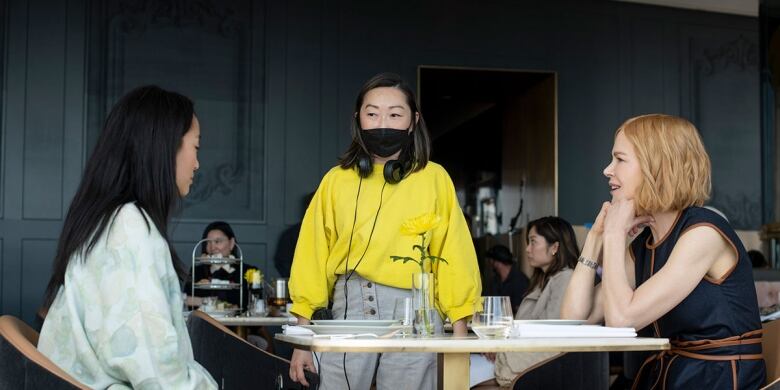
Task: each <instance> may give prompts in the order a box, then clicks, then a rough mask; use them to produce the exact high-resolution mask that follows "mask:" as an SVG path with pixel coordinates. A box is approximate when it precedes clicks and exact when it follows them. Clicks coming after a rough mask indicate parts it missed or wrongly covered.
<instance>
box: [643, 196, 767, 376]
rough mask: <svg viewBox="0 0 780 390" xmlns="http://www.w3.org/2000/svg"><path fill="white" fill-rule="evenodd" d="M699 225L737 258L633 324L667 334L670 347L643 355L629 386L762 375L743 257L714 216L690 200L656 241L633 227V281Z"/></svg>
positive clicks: (749, 273) (650, 333)
mask: <svg viewBox="0 0 780 390" xmlns="http://www.w3.org/2000/svg"><path fill="white" fill-rule="evenodd" d="M699 226H709V227H711V228H713V229H715V230H717V231H718V232H719V233H720V234H721V235H722V236H723V238H725V239H726V240H727V241H728V242H729V243H730V244H731V246H732V247H733V248H734V251H735V252H736V253H737V257H738V261H737V264H736V265H735V266H734V268H733V269H731V270H730V271H729V272H727V273H726V275H724V276H723V277H722V278H721V279H719V280H714V279H712V278H710V277H708V276H705V277H704V278H703V279H702V280H701V281H700V282H699V284H698V285H697V286H696V288H695V289H694V290H693V291H692V292H691V293H690V295H688V296H687V297H686V298H685V299H683V301H682V302H680V303H679V304H678V305H677V306H676V307H675V308H674V309H672V310H671V311H669V312H668V313H666V314H665V315H664V316H663V317H661V318H659V319H658V320H656V321H655V322H653V323H652V324H650V325H648V326H647V327H645V328H644V329H642V330H640V331H639V334H640V335H641V336H644V337H664V338H668V339H669V341H670V343H671V344H672V349H671V350H670V351H664V352H661V353H658V354H655V355H653V356H651V357H650V358H648V359H647V360H646V361H645V363H644V364H643V366H642V368H640V370H639V373H638V374H637V376H636V379H635V381H634V388H640V389H652V388H657V389H757V388H759V387H761V386H763V384H764V382H765V381H766V372H765V370H766V368H765V366H764V360H763V357H762V355H761V320H760V317H759V312H758V299H757V298H756V290H755V286H754V283H753V270H752V267H751V263H750V259H749V258H748V255H747V252H746V251H745V248H744V247H743V246H742V242H741V241H740V239H739V238H738V237H737V234H736V233H735V232H734V230H733V229H732V228H731V226H730V225H729V223H728V222H727V221H726V220H725V219H723V218H722V217H721V216H720V215H718V214H716V213H715V212H713V211H711V210H708V209H705V208H701V207H689V208H687V209H685V210H683V211H682V212H680V213H679V214H678V217H677V220H676V221H675V223H674V225H673V227H672V229H671V230H670V231H669V233H668V234H667V235H666V237H664V238H663V239H661V240H660V241H659V242H657V243H654V242H653V236H652V233H651V232H650V229H649V228H647V229H645V230H644V231H643V232H642V233H640V235H639V236H638V237H637V238H636V239H635V240H634V241H633V242H632V243H631V250H630V252H631V255H632V257H633V259H634V263H635V276H636V285H637V287H639V285H641V284H642V283H643V282H645V281H646V280H648V279H649V278H650V277H651V276H652V275H653V274H655V273H656V272H658V271H659V270H660V269H661V267H663V266H664V264H666V261H667V260H668V259H669V255H670V254H671V253H672V249H673V248H674V246H675V245H676V244H677V240H678V239H679V238H680V237H681V236H682V235H683V234H684V233H685V232H686V231H688V230H690V229H692V228H695V227H699ZM669 288H673V286H669Z"/></svg>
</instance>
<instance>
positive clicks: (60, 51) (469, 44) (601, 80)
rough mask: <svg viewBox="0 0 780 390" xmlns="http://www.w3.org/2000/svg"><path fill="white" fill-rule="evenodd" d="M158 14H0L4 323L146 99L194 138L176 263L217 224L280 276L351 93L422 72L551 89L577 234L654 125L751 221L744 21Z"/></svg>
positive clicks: (211, 5)
mask: <svg viewBox="0 0 780 390" xmlns="http://www.w3.org/2000/svg"><path fill="white" fill-rule="evenodd" d="M6 1H7V6H5V4H6V3H5V2H6ZM165 4H170V3H159V2H153V1H147V2H135V1H126V0H110V1H98V0H68V1H62V2H47V1H45V0H35V1H25V0H0V12H2V14H0V20H3V21H7V23H3V25H2V28H0V30H2V31H0V34H5V35H4V36H3V37H2V39H0V42H1V43H0V44H2V45H3V47H2V48H1V49H2V50H0V56H2V58H0V70H2V72H1V73H0V74H3V76H4V77H3V78H2V79H0V83H2V90H3V91H4V94H3V95H2V101H1V102H0V104H2V110H0V123H2V127H1V128H2V131H3V133H2V137H0V159H2V160H0V161H2V164H1V165H0V183H2V184H1V185H0V242H2V246H1V247H0V256H2V257H0V282H1V283H0V312H2V313H12V314H16V315H23V316H24V317H25V318H26V319H29V318H31V316H32V315H33V314H34V312H35V310H36V309H37V307H36V306H37V305H38V303H39V302H40V295H38V294H39V293H41V294H42V292H43V287H44V283H45V280H46V279H47V276H48V275H47V272H48V269H49V267H50V264H51V256H52V254H53V248H54V243H56V239H57V237H58V234H59V229H60V227H61V221H62V217H63V215H64V214H65V212H66V210H67V206H68V203H69V201H70V198H71V197H72V196H73V193H74V192H75V188H76V186H77V185H78V181H79V178H80V176H81V170H82V167H83V164H84V161H85V159H86V157H87V156H88V155H89V153H90V150H91V147H92V146H93V145H94V142H95V140H96V138H97V135H98V134H99V132H100V129H101V126H102V121H103V119H104V118H105V115H106V113H107V110H108V109H110V107H111V105H112V104H113V103H114V102H115V101H116V99H117V98H118V97H119V96H120V95H121V94H122V93H124V92H126V91H127V90H128V89H130V88H133V87H136V86H139V85H142V84H148V83H157V84H160V85H162V86H164V87H168V88H171V89H175V90H178V91H180V92H182V93H185V94H187V95H189V96H191V97H192V98H193V99H194V100H195V102H196V108H197V114H198V116H199V118H200V120H201V125H202V132H203V135H202V137H203V139H202V146H203V148H202V149H201V156H200V158H201V170H200V172H199V174H198V176H197V179H196V185H195V187H194V189H193V196H192V197H190V198H188V200H187V201H186V203H185V208H184V209H183V210H182V212H181V213H180V214H179V215H178V217H177V219H176V221H175V223H174V224H173V225H172V236H173V240H174V241H175V247H176V248H177V250H178V251H179V253H180V256H181V258H182V259H183V260H188V259H189V251H190V250H191V247H192V244H194V242H195V241H197V239H198V238H199V237H200V235H201V230H202V229H203V227H204V226H205V224H206V223H207V222H209V221H211V220H214V219H226V220H228V221H229V222H231V223H232V224H233V226H234V228H235V230H236V233H237V236H238V239H239V242H242V243H244V244H245V245H244V246H245V252H246V257H247V259H249V260H250V262H252V263H253V264H256V265H258V266H260V267H261V268H263V270H264V272H265V273H266V274H267V275H269V276H274V275H276V274H277V270H275V269H274V267H273V261H272V257H273V255H274V253H275V251H276V248H277V240H278V238H279V236H280V235H281V233H282V232H283V231H284V230H285V229H287V228H288V227H289V226H290V225H293V224H294V223H296V222H297V221H298V219H299V218H300V216H301V215H302V213H303V209H304V205H303V204H302V202H301V199H302V197H303V196H304V195H305V194H306V193H308V192H310V191H312V190H314V189H315V188H316V186H317V184H318V182H319V179H320V177H321V176H322V174H323V173H324V172H326V171H327V170H328V169H329V168H330V167H332V166H333V165H335V163H336V158H337V157H338V155H339V154H340V153H341V152H342V151H343V150H344V148H345V147H346V146H347V144H348V142H349V121H350V117H351V113H352V109H353V104H354V97H355V94H356V93H357V91H358V89H359V88H360V86H361V85H362V83H363V82H364V81H365V80H366V79H367V78H368V77H370V76H372V75H373V74H375V73H378V72H380V71H393V72H398V73H400V74H401V75H402V76H404V77H405V78H406V79H407V80H409V81H410V82H411V83H412V84H416V78H417V69H418V66H420V65H441V66H457V67H479V68H501V69H527V70H542V71H552V72H556V73H557V85H558V94H557V103H558V155H559V165H558V171H559V181H558V182H559V191H558V194H559V199H558V204H559V213H560V215H561V216H563V217H564V218H566V219H568V220H570V221H571V222H572V223H575V224H581V223H585V222H588V221H591V220H592V219H593V218H594V215H595V212H596V210H597V208H598V206H599V204H600V203H601V202H602V201H603V200H605V199H606V198H607V197H608V191H607V188H606V180H605V179H604V178H603V176H602V173H601V172H602V170H603V168H604V166H605V165H606V164H607V163H608V160H609V151H610V149H611V143H612V137H613V135H614V131H615V129H616V128H617V127H618V126H619V125H620V124H621V123H622V122H623V121H624V120H625V119H626V118H628V117H630V116H634V115H638V114H644V113H649V112H666V113H670V114H677V115H682V116H685V117H687V118H689V119H690V120H691V121H693V122H694V124H696V125H697V126H699V128H700V130H701V133H702V136H703V138H704V142H705V144H706V145H707V147H708V149H709V151H710V154H711V157H712V161H713V188H714V191H713V199H712V203H713V204H714V205H715V206H716V207H718V208H720V209H721V210H723V211H724V212H726V214H727V215H728V216H729V217H730V218H731V219H732V221H733V222H734V224H735V226H737V227H738V228H750V229H755V228H757V227H758V226H759V224H760V223H761V210H760V183H761V178H760V171H761V169H760V168H761V166H760V159H759V153H760V143H759V115H758V93H759V91H758V88H759V87H758V69H757V58H758V54H757V50H758V36H757V34H758V28H757V21H756V19H754V18H747V17H738V16H728V15H720V14H714V13H705V12H694V11H687V10H675V9H671V8H661V7H650V6H642V5H636V4H625V3H621V2H612V1H595V0H594V1H571V0H557V1H510V0H495V1H488V2H470V1H465V0H460V1H446V2H445V1H426V2H416V1H401V2H397V3H394V4H393V7H392V8H390V9H389V8H388V7H387V4H385V3H372V2H364V1H354V0H349V1H346V0H345V1H326V0H319V1H307V2H296V1H267V2H264V1H249V0H227V1H217V0H202V1H197V2H177V3H176V4H179V5H180V6H176V7H165V6H164V5H165ZM464 142H465V143H468V140H464ZM497 149H498V148H497ZM464 158H466V157H464ZM42 275H44V276H42Z"/></svg>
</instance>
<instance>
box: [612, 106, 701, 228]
mask: <svg viewBox="0 0 780 390" xmlns="http://www.w3.org/2000/svg"><path fill="white" fill-rule="evenodd" d="M621 132H622V133H623V135H625V137H626V139H628V141H629V142H630V143H631V145H632V146H633V147H634V152H635V153H636V156H637V159H638V161H639V166H640V169H641V170H642V183H641V184H640V186H639V190H638V191H637V194H636V196H635V199H634V200H635V204H636V208H637V210H636V211H637V214H638V215H643V214H649V213H655V212H662V211H670V210H682V209H685V208H686V207H690V206H702V205H704V202H706V201H707V199H709V197H710V190H711V188H712V181H711V168H710V157H709V156H708V155H707V151H706V150H704V145H703V144H702V142H701V137H700V136H699V131H698V130H696V127H695V126H693V124H691V122H688V121H687V120H685V119H683V118H680V117H676V116H672V115H663V114H649V115H641V116H637V117H634V118H631V119H629V120H627V121H625V122H624V123H623V124H622V125H620V127H619V128H618V129H617V131H616V132H615V137H616V138H617V135H618V134H620V133H621Z"/></svg>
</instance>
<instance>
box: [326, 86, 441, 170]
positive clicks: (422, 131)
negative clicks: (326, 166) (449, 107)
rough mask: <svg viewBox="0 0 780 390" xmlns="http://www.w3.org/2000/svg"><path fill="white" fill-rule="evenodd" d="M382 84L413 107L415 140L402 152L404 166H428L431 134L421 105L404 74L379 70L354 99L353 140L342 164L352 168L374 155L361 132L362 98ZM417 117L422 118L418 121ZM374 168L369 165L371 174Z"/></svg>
mask: <svg viewBox="0 0 780 390" xmlns="http://www.w3.org/2000/svg"><path fill="white" fill-rule="evenodd" d="M380 87H391V88H397V89H399V90H400V91H401V92H403V94H404V96H406V104H407V105H408V106H409V108H410V109H411V110H412V134H411V136H412V141H411V143H410V145H409V146H408V147H406V148H405V149H404V150H402V151H401V155H400V157H399V160H401V162H403V163H404V166H407V167H410V170H409V171H408V172H416V171H419V170H420V169H423V168H425V165H426V164H428V161H429V160H430V158H431V137H430V135H428V127H427V126H426V125H425V120H424V119H423V117H422V114H421V113H420V107H419V105H418V104H417V99H416V98H415V96H414V92H413V91H412V88H410V87H409V85H408V84H406V82H404V80H403V79H401V76H399V75H397V74H395V73H380V74H378V75H376V76H374V77H372V78H371V79H370V80H368V81H366V83H365V84H363V88H361V89H360V93H358V96H357V99H356V100H355V111H354V115H352V125H351V131H352V143H351V144H350V145H349V148H347V151H346V152H344V154H342V155H341V157H339V165H341V167H342V168H344V169H351V168H354V167H355V166H356V165H357V163H358V160H360V158H361V157H362V158H368V160H369V161H370V160H371V154H370V153H369V152H368V149H367V148H366V145H365V143H363V137H362V135H361V130H362V129H361V128H360V108H361V107H362V106H363V98H365V96H366V94H367V93H368V91H370V90H372V89H374V88H380ZM417 117H419V119H418V120H415V118H417ZM372 169H373V164H369V173H370V170H372Z"/></svg>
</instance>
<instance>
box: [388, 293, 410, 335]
mask: <svg viewBox="0 0 780 390" xmlns="http://www.w3.org/2000/svg"><path fill="white" fill-rule="evenodd" d="M393 319H394V320H398V321H400V322H401V325H402V326H403V327H404V328H403V329H402V330H401V332H400V333H401V334H402V335H410V334H412V324H413V321H414V306H413V305H412V298H410V297H405V298H396V299H395V307H394V308H393Z"/></svg>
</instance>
